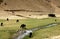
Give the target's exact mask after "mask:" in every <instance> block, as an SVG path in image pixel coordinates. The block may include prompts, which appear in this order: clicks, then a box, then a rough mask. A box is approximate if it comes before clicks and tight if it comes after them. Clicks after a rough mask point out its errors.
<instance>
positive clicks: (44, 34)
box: [24, 18, 60, 39]
mask: <svg viewBox="0 0 60 39" xmlns="http://www.w3.org/2000/svg"><path fill="white" fill-rule="evenodd" d="M57 20H58V21H57V22H60V19H58V18H57ZM58 35H60V25H57V26H54V27H50V28H45V29H41V30H38V31H35V32H33V37H32V38H29V37H28V36H26V37H24V39H47V38H48V39H50V37H52V36H58Z"/></svg>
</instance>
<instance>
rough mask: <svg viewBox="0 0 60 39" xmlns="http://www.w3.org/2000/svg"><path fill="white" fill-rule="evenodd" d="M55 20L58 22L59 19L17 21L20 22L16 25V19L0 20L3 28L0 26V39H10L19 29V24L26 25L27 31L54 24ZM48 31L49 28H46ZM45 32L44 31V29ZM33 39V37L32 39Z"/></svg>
mask: <svg viewBox="0 0 60 39" xmlns="http://www.w3.org/2000/svg"><path fill="white" fill-rule="evenodd" d="M55 19H57V20H58V21H57V22H59V21H60V19H58V18H46V19H19V21H20V22H18V23H16V19H13V20H12V19H11V20H9V21H6V20H4V19H0V23H1V22H3V23H4V26H0V39H11V36H12V35H13V34H14V33H15V32H16V31H17V30H18V29H20V25H21V24H26V25H27V26H26V27H27V28H28V29H31V28H34V27H38V26H43V25H46V24H50V23H54V22H55V21H54V20H55ZM48 29H49V28H48ZM44 30H45V29H44ZM36 33H39V34H40V33H42V30H40V31H36ZM36 33H34V35H36V37H37V36H39V35H38V34H36ZM32 39H34V37H33V38H32Z"/></svg>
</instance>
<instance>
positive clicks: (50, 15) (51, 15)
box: [48, 14, 56, 17]
mask: <svg viewBox="0 0 60 39" xmlns="http://www.w3.org/2000/svg"><path fill="white" fill-rule="evenodd" d="M48 16H49V17H56V16H55V14H48Z"/></svg>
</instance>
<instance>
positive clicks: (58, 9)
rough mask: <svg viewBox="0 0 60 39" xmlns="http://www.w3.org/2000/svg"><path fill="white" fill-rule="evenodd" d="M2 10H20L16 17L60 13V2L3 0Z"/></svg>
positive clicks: (1, 3) (58, 0)
mask: <svg viewBox="0 0 60 39" xmlns="http://www.w3.org/2000/svg"><path fill="white" fill-rule="evenodd" d="M1 10H2V11H4V10H20V11H19V12H16V11H15V15H17V14H19V15H21V14H22V15H23V16H27V15H31V14H33V15H40V14H47V13H60V0H3V1H2V2H0V11H1ZM9 13H10V11H9Z"/></svg>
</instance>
